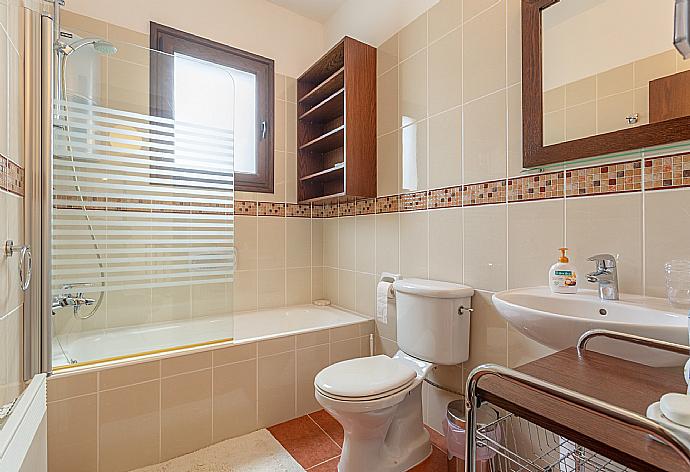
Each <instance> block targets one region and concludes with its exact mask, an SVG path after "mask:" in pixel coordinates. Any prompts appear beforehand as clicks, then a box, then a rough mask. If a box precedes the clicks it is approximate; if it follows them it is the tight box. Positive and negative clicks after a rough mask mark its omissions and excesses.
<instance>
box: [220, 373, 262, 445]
mask: <svg viewBox="0 0 690 472" xmlns="http://www.w3.org/2000/svg"><path fill="white" fill-rule="evenodd" d="M256 373H257V361H256V360H250V361H244V362H239V363H235V364H229V365H224V366H221V367H216V368H215V369H214V370H213V441H214V442H216V441H222V440H224V439H229V438H234V437H237V436H241V435H243V434H247V433H250V432H252V431H255V430H256V429H257V423H256V420H257V418H256V405H257V391H256Z"/></svg>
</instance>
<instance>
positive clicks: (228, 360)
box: [213, 343, 258, 367]
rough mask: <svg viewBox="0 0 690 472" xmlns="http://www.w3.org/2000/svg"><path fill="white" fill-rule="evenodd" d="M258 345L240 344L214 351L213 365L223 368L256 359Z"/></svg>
mask: <svg viewBox="0 0 690 472" xmlns="http://www.w3.org/2000/svg"><path fill="white" fill-rule="evenodd" d="M257 345H258V343H248V344H239V345H236V346H230V347H226V348H223V349H214V350H213V365H214V366H216V367H217V366H221V365H224V364H232V363H235V362H243V361H248V360H252V359H256V356H257Z"/></svg>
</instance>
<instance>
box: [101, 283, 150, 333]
mask: <svg viewBox="0 0 690 472" xmlns="http://www.w3.org/2000/svg"><path fill="white" fill-rule="evenodd" d="M109 301H110V303H108V304H107V305H108V308H107V310H108V311H107V313H108V327H109V328H117V327H122V326H132V325H139V324H142V323H149V322H150V321H151V304H152V291H151V289H150V288H144V289H133V290H130V291H129V292H128V293H127V297H120V298H118V299H117V300H114V299H113V300H109Z"/></svg>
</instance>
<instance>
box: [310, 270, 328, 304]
mask: <svg viewBox="0 0 690 472" xmlns="http://www.w3.org/2000/svg"><path fill="white" fill-rule="evenodd" d="M323 271H324V268H323V267H312V268H311V298H312V300H319V299H322V298H324V297H325V296H326V295H325V291H324V275H323Z"/></svg>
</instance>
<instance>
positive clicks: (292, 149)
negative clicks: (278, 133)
mask: <svg viewBox="0 0 690 472" xmlns="http://www.w3.org/2000/svg"><path fill="white" fill-rule="evenodd" d="M285 151H287V152H289V153H292V154H295V153H296V152H297V105H296V104H295V103H289V102H287V103H285Z"/></svg>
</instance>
